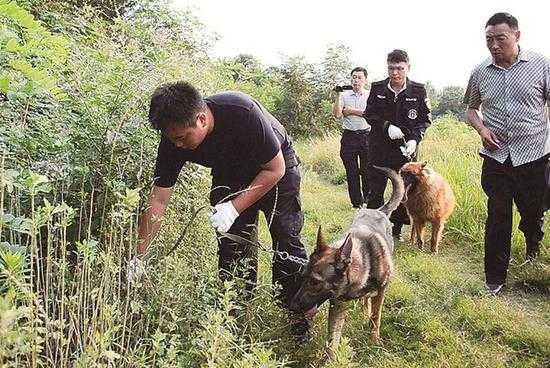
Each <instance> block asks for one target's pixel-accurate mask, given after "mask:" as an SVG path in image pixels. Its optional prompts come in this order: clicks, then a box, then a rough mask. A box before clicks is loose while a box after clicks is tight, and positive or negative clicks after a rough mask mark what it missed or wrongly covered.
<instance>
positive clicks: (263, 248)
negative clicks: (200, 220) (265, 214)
mask: <svg viewBox="0 0 550 368" xmlns="http://www.w3.org/2000/svg"><path fill="white" fill-rule="evenodd" d="M228 197H230V196H228ZM226 198H227V197H226ZM278 198H279V186H278V185H276V186H275V200H274V202H273V209H272V211H271V215H270V218H269V221H268V224H267V226H268V228H271V225H272V224H273V219H274V217H275V211H276V208H277V202H278ZM205 208H210V209H212V208H213V207H212V206H209V205H204V206H201V207H199V208H197V209H196V210H194V211H193V212H192V214H191V218H190V219H189V222H188V223H187V225H185V227H184V229H183V231H182V233H181V235H180V237H179V238H178V240H176V242H175V243H174V245H173V246H172V247H171V248H170V250H169V251H168V252H167V253H166V254H165V255H164V257H168V256H169V255H170V254H172V252H174V251H175V250H176V248H177V247H178V246H179V245H180V243H181V242H182V241H183V238H184V237H185V234H186V233H187V230H188V229H189V227H190V226H191V224H192V223H193V221H194V220H195V218H196V217H197V215H198V214H199V212H200V211H202V210H203V209H205ZM218 233H219V234H220V237H224V238H228V239H230V240H233V241H234V242H235V243H238V244H247V245H249V246H253V247H255V248H257V249H259V250H261V251H264V252H266V253H272V254H275V255H277V256H278V257H279V258H280V259H281V260H282V261H287V260H288V261H291V262H294V263H296V264H298V265H300V266H305V265H307V263H308V260H307V259H304V258H300V257H296V256H293V255H291V254H290V253H288V252H287V251H279V250H275V249H270V248H268V247H266V246H264V245H262V244H261V243H260V242H259V241H252V240H249V239H246V238H243V237H242V236H239V235H235V234H230V233H227V232H222V231H218Z"/></svg>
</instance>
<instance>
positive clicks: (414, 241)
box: [410, 219, 416, 247]
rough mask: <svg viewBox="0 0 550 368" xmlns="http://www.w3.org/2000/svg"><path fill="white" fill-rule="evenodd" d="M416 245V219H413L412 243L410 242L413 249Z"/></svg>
mask: <svg viewBox="0 0 550 368" xmlns="http://www.w3.org/2000/svg"><path fill="white" fill-rule="evenodd" d="M415 243H416V221H414V219H412V221H411V241H410V245H411V247H414V245H415Z"/></svg>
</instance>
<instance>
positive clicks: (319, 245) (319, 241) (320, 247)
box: [315, 225, 328, 252]
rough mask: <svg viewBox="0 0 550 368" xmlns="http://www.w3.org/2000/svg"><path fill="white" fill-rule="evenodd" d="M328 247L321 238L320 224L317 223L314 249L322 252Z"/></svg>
mask: <svg viewBox="0 0 550 368" xmlns="http://www.w3.org/2000/svg"><path fill="white" fill-rule="evenodd" d="M327 248H328V244H327V242H326V241H325V238H323V233H322V232H321V225H319V229H318V230H317V249H316V250H315V251H318V252H323V251H325V250H326V249H327Z"/></svg>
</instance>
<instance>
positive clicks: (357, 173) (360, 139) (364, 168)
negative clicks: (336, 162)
mask: <svg viewBox="0 0 550 368" xmlns="http://www.w3.org/2000/svg"><path fill="white" fill-rule="evenodd" d="M368 151H369V133H368V131H366V130H360V131H352V130H347V129H346V130H344V132H343V133H342V139H341V140H340V158H341V159H342V163H343V164H344V168H345V169H346V178H347V182H348V194H349V199H350V201H351V205H352V206H354V207H359V206H361V205H362V204H363V203H364V202H365V201H367V200H368V197H369V181H368V168H369V166H370V163H369V152H368Z"/></svg>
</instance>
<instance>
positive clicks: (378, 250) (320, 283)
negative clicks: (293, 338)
mask: <svg viewBox="0 0 550 368" xmlns="http://www.w3.org/2000/svg"><path fill="white" fill-rule="evenodd" d="M375 167H376V166H375ZM376 168H377V169H379V170H382V171H384V172H385V173H386V175H388V176H389V178H390V180H391V182H392V187H393V193H392V195H391V198H390V200H389V201H388V202H387V203H386V204H384V205H383V206H382V207H381V208H380V209H377V210H375V209H367V208H364V207H362V208H360V209H359V210H357V213H356V214H355V216H354V219H353V221H352V224H351V226H350V227H349V228H348V229H347V230H346V232H345V233H344V235H343V236H342V237H341V238H340V239H339V240H337V241H335V242H333V243H332V244H330V245H329V244H327V243H326V242H325V240H324V238H323V235H322V233H321V227H320V226H319V230H318V233H317V247H316V248H315V251H314V252H313V254H311V256H310V258H309V262H308V265H307V267H306V269H305V270H304V275H303V276H304V278H303V283H302V285H301V287H300V289H299V290H298V292H297V293H296V295H295V296H294V298H293V300H292V303H291V309H292V310H294V311H297V312H302V313H305V315H306V316H307V317H309V318H311V317H313V315H315V313H316V312H317V308H318V307H319V306H320V305H321V304H322V303H323V302H325V301H326V300H330V308H329V320H328V330H329V342H328V351H327V353H328V357H329V358H330V357H332V356H333V354H334V351H335V349H336V348H337V346H338V343H339V341H340V337H341V335H342V326H343V324H344V320H345V302H346V301H349V300H351V299H357V298H364V312H365V314H366V316H365V317H367V318H368V319H369V320H370V322H371V338H372V340H373V341H374V342H375V343H378V342H379V339H380V316H381V312H382V304H383V302H384V292H385V290H386V287H387V286H388V282H389V280H390V276H391V273H392V269H393V263H392V258H391V255H392V253H393V238H392V233H391V227H392V225H391V223H390V221H389V215H390V214H391V213H392V212H393V210H395V209H396V208H397V206H398V205H399V203H400V202H401V200H402V198H403V193H404V190H405V189H404V185H403V181H402V179H401V177H400V176H399V175H398V174H397V173H396V172H395V171H393V170H390V169H387V168H379V167H376ZM371 299H372V314H371Z"/></svg>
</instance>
